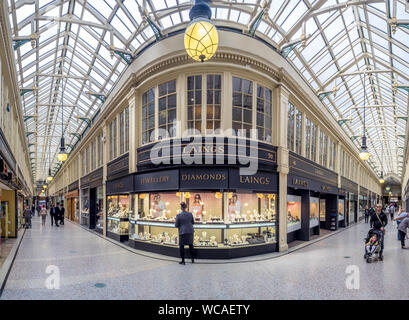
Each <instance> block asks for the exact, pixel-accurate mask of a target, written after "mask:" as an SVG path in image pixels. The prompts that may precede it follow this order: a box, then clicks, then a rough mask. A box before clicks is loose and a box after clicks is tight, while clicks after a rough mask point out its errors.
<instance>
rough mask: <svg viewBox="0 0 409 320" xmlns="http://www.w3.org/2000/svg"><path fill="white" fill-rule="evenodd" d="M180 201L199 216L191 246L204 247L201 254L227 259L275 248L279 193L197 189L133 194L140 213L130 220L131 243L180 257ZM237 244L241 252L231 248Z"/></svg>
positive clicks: (137, 210) (201, 248)
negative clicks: (177, 226) (239, 192)
mask: <svg viewBox="0 0 409 320" xmlns="http://www.w3.org/2000/svg"><path fill="white" fill-rule="evenodd" d="M181 201H185V202H186V203H187V205H188V208H187V211H190V212H192V214H193V216H194V219H195V224H194V243H193V244H194V246H195V249H200V250H198V251H199V252H198V257H199V258H200V257H202V258H204V257H206V258H221V257H225V258H229V257H233V256H245V255H252V254H260V253H261V252H271V251H274V249H273V247H275V245H276V221H275V219H276V212H275V210H276V196H275V195H269V194H236V193H220V192H197V191H195V192H172V193H170V192H164V193H150V194H139V195H134V196H133V197H132V201H131V202H132V205H133V210H132V211H133V212H138V214H136V215H134V216H132V217H130V220H129V222H130V224H129V240H130V241H129V243H130V245H131V246H132V247H134V248H137V249H143V250H149V251H153V252H157V253H161V254H167V255H174V256H177V255H178V251H177V250H176V249H178V246H179V234H178V229H177V228H175V222H176V215H177V214H178V213H180V202H181ZM223 208H226V209H225V212H223ZM260 246H264V249H263V248H260ZM253 247H257V248H256V249H254V248H253ZM172 248H175V250H176V251H175V250H172ZM237 248H242V249H243V250H242V251H241V252H240V251H236V252H229V250H232V249H233V250H234V249H237ZM251 248H253V250H252V249H251ZM215 249H218V251H214V250H215ZM246 249H247V250H246ZM209 250H210V251H209ZM211 250H213V251H211ZM246 251H247V252H246ZM253 252H254V253H253Z"/></svg>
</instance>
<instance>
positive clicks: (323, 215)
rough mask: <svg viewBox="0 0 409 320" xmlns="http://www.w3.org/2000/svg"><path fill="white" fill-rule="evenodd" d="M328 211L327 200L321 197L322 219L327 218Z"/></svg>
mask: <svg viewBox="0 0 409 320" xmlns="http://www.w3.org/2000/svg"><path fill="white" fill-rule="evenodd" d="M326 213H327V207H326V201H325V199H320V221H325V220H326Z"/></svg>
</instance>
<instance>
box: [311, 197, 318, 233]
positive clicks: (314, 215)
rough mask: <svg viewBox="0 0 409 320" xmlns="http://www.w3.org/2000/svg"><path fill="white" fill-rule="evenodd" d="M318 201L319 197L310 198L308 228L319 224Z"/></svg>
mask: <svg viewBox="0 0 409 320" xmlns="http://www.w3.org/2000/svg"><path fill="white" fill-rule="evenodd" d="M319 203H320V199H318V198H312V197H311V198H310V228H314V227H316V226H318V225H319V217H318V215H319Z"/></svg>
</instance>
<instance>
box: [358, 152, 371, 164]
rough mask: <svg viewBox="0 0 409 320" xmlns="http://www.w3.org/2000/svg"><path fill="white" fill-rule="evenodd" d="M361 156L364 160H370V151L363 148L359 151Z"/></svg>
mask: <svg viewBox="0 0 409 320" xmlns="http://www.w3.org/2000/svg"><path fill="white" fill-rule="evenodd" d="M359 158H360V159H361V160H362V161H368V160H369V152H368V151H366V150H362V151H361V152H360V153H359Z"/></svg>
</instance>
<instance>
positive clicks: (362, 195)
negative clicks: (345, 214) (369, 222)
mask: <svg viewBox="0 0 409 320" xmlns="http://www.w3.org/2000/svg"><path fill="white" fill-rule="evenodd" d="M366 207H368V209H369V208H370V203H369V198H368V190H367V189H365V188H364V187H360V188H359V221H361V220H362V219H364V218H365V208H366Z"/></svg>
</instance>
